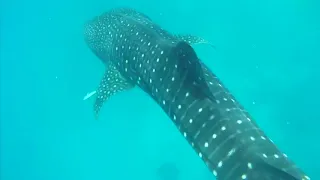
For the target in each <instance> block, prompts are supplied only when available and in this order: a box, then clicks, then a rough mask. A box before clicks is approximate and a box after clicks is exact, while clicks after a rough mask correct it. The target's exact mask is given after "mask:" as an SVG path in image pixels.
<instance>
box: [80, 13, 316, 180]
mask: <svg viewBox="0 0 320 180" xmlns="http://www.w3.org/2000/svg"><path fill="white" fill-rule="evenodd" d="M85 37H86V42H87V44H88V46H89V47H90V48H91V50H92V51H93V52H94V53H95V54H96V55H97V56H98V57H99V58H100V59H101V60H102V62H103V63H104V64H105V66H106V72H105V74H104V76H103V78H102V80H101V82H100V85H99V87H98V89H97V90H96V91H93V92H90V93H88V94H87V95H86V96H85V97H84V100H86V99H88V98H90V97H92V96H93V95H95V97H96V100H95V104H94V111H95V115H96V118H97V117H98V114H99V112H100V110H101V107H102V105H103V104H104V102H106V101H107V100H108V99H109V98H110V97H112V96H113V95H115V94H118V93H120V92H122V91H125V90H129V89H132V88H134V87H135V86H138V87H140V88H141V89H142V90H143V91H145V92H146V93H147V94H149V95H150V96H151V97H152V98H153V99H154V100H155V101H156V102H157V103H158V104H159V106H160V107H161V108H162V109H163V110H164V111H165V112H166V113H167V115H168V116H169V117H170V118H171V120H172V121H173V122H174V124H175V125H176V126H177V128H178V129H179V131H180V132H181V133H182V135H183V136H184V137H185V138H186V139H187V140H188V142H189V143H190V145H191V146H192V147H193V149H194V150H195V151H196V152H197V153H198V155H199V157H200V158H201V159H202V160H203V161H204V162H205V164H206V165H207V166H208V168H209V169H210V171H212V173H213V175H214V176H216V177H217V179H218V180H238V179H239V180H241V179H247V180H309V179H310V178H309V177H308V176H306V175H305V173H303V172H302V171H301V170H300V169H299V168H298V167H296V165H295V164H294V163H293V162H291V161H290V160H289V159H288V158H287V156H286V155H285V154H283V153H281V152H280V150H278V148H277V147H276V146H275V145H274V144H273V142H272V141H271V140H270V139H269V138H268V137H267V136H266V135H265V134H264V133H263V131H262V130H261V129H259V128H258V126H257V124H256V123H255V122H254V120H253V118H252V117H251V116H250V115H249V113H248V112H246V111H245V110H244V108H243V107H242V106H241V105H240V104H239V103H238V102H237V101H236V100H235V98H234V97H233V96H232V95H231V94H230V92H229V91H228V90H227V89H226V88H225V87H224V86H223V84H222V83H221V82H220V80H219V79H218V78H217V77H216V76H215V75H214V74H213V73H212V72H211V71H210V69H209V68H208V67H207V66H206V65H205V64H204V63H202V62H201V61H200V59H199V58H198V57H197V55H196V53H195V51H194V50H193V48H192V47H191V46H190V45H195V44H201V43H204V44H209V45H211V46H212V47H214V46H213V45H212V43H210V42H208V41H206V40H204V39H203V38H200V37H197V36H192V35H173V34H171V33H169V32H167V31H165V30H163V29H162V28H161V27H160V26H158V25H157V24H156V23H154V22H153V21H152V20H151V18H149V17H148V16H146V15H145V14H143V13H140V12H137V11H135V10H133V9H128V8H120V9H113V10H110V11H108V12H107V13H105V14H103V15H101V16H98V17H96V18H95V19H94V20H92V21H91V22H90V23H88V24H87V25H86V32H85Z"/></svg>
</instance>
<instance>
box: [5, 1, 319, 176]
mask: <svg viewBox="0 0 320 180" xmlns="http://www.w3.org/2000/svg"><path fill="white" fill-rule="evenodd" d="M120 6H126V7H131V8H135V9H137V10H139V11H142V12H144V13H146V14H147V15H148V16H150V17H151V18H152V19H154V21H155V22H157V23H158V24H160V25H161V26H163V27H164V28H165V29H167V30H169V31H171V32H175V33H192V34H195V35H199V36H202V37H204V38H206V39H208V40H210V41H211V42H213V43H214V44H215V45H216V47H217V50H212V49H211V48H210V47H206V46H204V45H201V46H200V45H199V46H197V47H196V50H197V52H198V55H199V56H200V57H201V59H202V60H203V61H204V62H205V63H206V64H207V65H208V66H209V67H210V68H211V69H212V71H213V72H214V73H215V74H216V75H217V76H218V77H219V78H220V79H221V81H222V82H223V83H224V84H225V86H226V87H227V88H228V89H229V90H230V91H231V92H232V93H233V94H234V96H235V97H236V98H237V99H238V100H239V101H240V102H241V104H243V106H244V107H245V108H246V109H247V110H248V111H249V112H250V113H251V115H252V116H253V117H254V118H255V119H256V121H257V123H258V124H259V125H260V127H261V128H262V129H263V130H264V131H265V132H266V133H267V135H268V136H269V137H270V138H271V139H272V140H273V141H274V142H275V143H276V144H277V145H278V146H279V148H280V149H281V150H282V151H283V152H285V153H286V154H287V155H288V157H289V158H291V159H292V160H293V161H294V162H295V163H296V164H297V165H298V166H299V167H301V168H302V169H303V170H304V171H305V172H306V173H307V174H308V175H309V176H310V177H311V179H314V180H317V179H320V174H319V171H320V153H319V152H320V140H319V137H320V121H319V120H320V110H319V109H320V84H319V83H320V62H319V60H320V20H319V19H320V12H319V9H320V3H319V1H316V0H293V1H292V0H268V1H261V0H242V1H236V0H225V1H216V0H197V1H195V0H162V1H154V0H135V1H129V0H126V1H108V0H104V1H102V0H82V1H76V0H45V1H40V0H28V1H27V0H0V13H1V14H0V18H1V19H0V33H1V34H0V35H1V36H0V59H1V74H0V75H1V112H0V113H1V129H0V130H1V132H0V133H1V134H0V135H1V139H0V140H1V141H0V143H1V144H0V168H1V169H0V179H1V180H58V179H59V180H135V179H137V180H138V179H139V180H144V179H146V180H159V179H161V178H162V179H161V180H195V179H196V180H197V179H199V180H211V179H212V180H213V179H214V178H213V176H212V175H211V173H210V172H209V171H208V170H207V168H206V167H205V165H204V163H203V162H202V161H201V160H200V159H199V158H198V156H197V155H196V153H195V152H193V150H192V148H191V147H190V146H189V145H188V144H187V142H186V141H185V140H184V138H183V137H182V136H181V135H180V133H179V132H178V130H177V129H176V128H175V127H174V125H173V123H172V122H171V121H170V120H169V118H168V117H167V116H166V115H165V113H164V112H162V110H161V109H160V107H158V106H157V104H156V103H155V102H153V100H152V99H151V98H149V97H148V96H147V95H145V94H144V93H143V92H142V91H141V90H139V89H133V90H130V91H126V92H123V93H120V94H118V95H115V96H113V97H112V98H111V99H110V100H109V101H108V102H107V103H106V104H105V105H104V107H103V109H102V112H101V115H100V118H99V120H95V119H94V114H93V99H89V100H87V101H83V100H82V98H83V96H84V95H86V93H88V92H90V91H93V90H95V88H96V87H97V86H98V84H99V81H100V79H101V77H102V75H103V73H104V67H103V66H102V63H101V62H100V60H98V58H96V57H95V56H94V55H93V54H92V53H91V52H90V50H89V48H88V47H87V46H86V44H85V43H84V40H83V25H84V23H85V22H86V21H88V20H90V19H91V18H93V17H94V16H96V15H99V14H101V13H103V12H104V11H107V10H109V9H110V8H114V7H120ZM163 164H171V165H170V166H166V165H165V168H160V167H162V166H163ZM159 168H160V169H161V170H159ZM174 171H179V173H178V176H175V177H173V175H175V174H177V173H175V172H174ZM166 173H168V174H166ZM170 173H171V174H172V176H171V175H170Z"/></svg>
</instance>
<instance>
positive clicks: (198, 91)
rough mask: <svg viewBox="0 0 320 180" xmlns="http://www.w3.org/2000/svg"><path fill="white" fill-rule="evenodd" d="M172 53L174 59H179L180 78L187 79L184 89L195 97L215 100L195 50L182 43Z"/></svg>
mask: <svg viewBox="0 0 320 180" xmlns="http://www.w3.org/2000/svg"><path fill="white" fill-rule="evenodd" d="M172 53H173V54H172V55H173V58H176V59H177V66H178V71H179V74H180V76H181V77H185V80H184V87H185V88H187V89H189V90H190V91H191V92H193V95H194V96H195V97H198V98H209V99H211V100H214V97H213V95H212V93H211V91H210V89H209V86H208V84H207V82H206V80H205V78H204V73H203V70H202V66H201V63H200V59H199V58H198V57H197V54H196V52H195V51H194V49H193V48H192V47H191V46H190V45H189V44H188V43H186V42H184V41H181V42H179V43H178V44H177V45H176V46H175V47H174V48H173V50H172Z"/></svg>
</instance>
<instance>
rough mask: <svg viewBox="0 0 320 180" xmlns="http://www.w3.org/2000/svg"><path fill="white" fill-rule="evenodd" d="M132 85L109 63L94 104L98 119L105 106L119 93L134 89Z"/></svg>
mask: <svg viewBox="0 0 320 180" xmlns="http://www.w3.org/2000/svg"><path fill="white" fill-rule="evenodd" d="M133 87H134V86H133V85H132V84H130V83H129V82H128V81H127V80H126V79H125V78H124V77H123V76H122V75H121V74H120V72H119V71H118V70H117V69H116V67H115V66H113V65H112V64H111V63H109V65H108V67H107V69H106V71H105V74H104V76H103V78H102V80H101V82H100V85H99V88H98V89H97V91H96V94H97V96H96V99H95V103H94V112H95V117H96V119H97V118H98V115H99V112H100V110H101V108H102V106H103V104H104V102H106V101H107V100H108V99H109V98H110V97H111V96H112V95H115V94H117V93H119V92H122V91H125V90H128V89H131V88H133Z"/></svg>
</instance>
